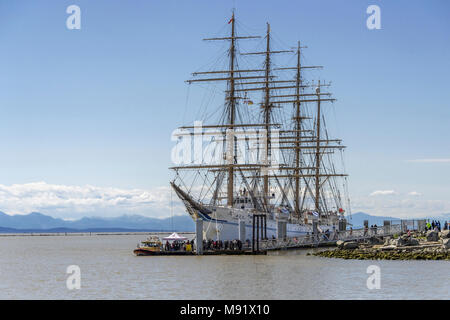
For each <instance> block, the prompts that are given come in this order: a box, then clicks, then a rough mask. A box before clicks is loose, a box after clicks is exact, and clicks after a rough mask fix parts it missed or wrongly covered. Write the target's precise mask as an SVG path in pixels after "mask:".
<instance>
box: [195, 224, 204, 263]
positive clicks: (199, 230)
mask: <svg viewBox="0 0 450 320" xmlns="http://www.w3.org/2000/svg"><path fill="white" fill-rule="evenodd" d="M195 248H196V252H197V254H198V255H202V254H203V220H202V219H200V218H197V220H195Z"/></svg>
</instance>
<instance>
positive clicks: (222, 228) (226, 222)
mask: <svg viewBox="0 0 450 320" xmlns="http://www.w3.org/2000/svg"><path fill="white" fill-rule="evenodd" d="M208 209H210V210H211V211H212V213H211V214H202V213H200V212H197V214H198V218H199V219H202V220H203V238H204V239H207V240H235V239H240V234H239V221H244V222H245V239H240V240H242V241H245V240H247V239H248V240H251V239H252V234H253V220H252V217H253V212H252V211H250V210H246V209H236V208H226V207H208ZM191 216H192V215H191ZM192 218H193V219H196V218H195V217H194V216H192ZM266 224H267V227H266V232H267V238H268V239H271V238H276V237H277V218H276V217H275V216H274V215H273V214H268V215H267V220H266ZM318 227H319V229H320V230H323V231H326V230H330V231H334V226H331V225H319V226H318ZM311 233H312V226H311V225H310V224H297V223H295V224H294V223H289V222H288V223H287V224H286V236H287V237H296V236H297V237H298V236H304V235H307V234H311Z"/></svg>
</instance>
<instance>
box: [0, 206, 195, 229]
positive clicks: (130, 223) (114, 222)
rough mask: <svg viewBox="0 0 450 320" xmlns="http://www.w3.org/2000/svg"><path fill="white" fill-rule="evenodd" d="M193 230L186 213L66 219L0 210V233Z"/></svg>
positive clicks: (35, 213)
mask: <svg viewBox="0 0 450 320" xmlns="http://www.w3.org/2000/svg"><path fill="white" fill-rule="evenodd" d="M174 230H175V231H194V222H193V221H192V218H191V217H190V216H188V215H183V216H174V217H173V218H165V219H158V218H148V217H144V216H140V215H123V216H120V217H113V218H100V217H84V218H82V219H79V220H74V221H66V220H62V219H59V218H53V217H50V216H47V215H44V214H42V213H39V212H32V213H30V214H27V215H8V214H6V213H4V212H1V211H0V233H19V232H127V231H130V232H131V231H134V232H139V231H174Z"/></svg>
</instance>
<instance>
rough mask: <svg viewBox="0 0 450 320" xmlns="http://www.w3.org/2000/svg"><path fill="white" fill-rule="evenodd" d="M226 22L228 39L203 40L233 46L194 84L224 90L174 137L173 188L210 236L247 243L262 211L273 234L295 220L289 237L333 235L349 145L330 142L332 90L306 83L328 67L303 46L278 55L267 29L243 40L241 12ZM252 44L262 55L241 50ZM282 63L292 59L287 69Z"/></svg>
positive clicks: (344, 201)
mask: <svg viewBox="0 0 450 320" xmlns="http://www.w3.org/2000/svg"><path fill="white" fill-rule="evenodd" d="M228 26H229V28H230V34H229V35H227V36H225V37H216V38H208V39H204V40H206V41H214V42H217V41H224V42H225V43H228V44H229V46H228V47H227V55H226V58H227V62H226V65H225V66H222V67H221V68H218V69H213V70H208V71H200V72H195V73H193V74H192V76H193V77H192V79H190V80H188V81H187V82H188V83H189V84H196V83H200V84H212V87H210V88H208V90H212V91H214V92H215V93H217V92H218V91H219V92H224V93H225V94H224V98H223V100H222V101H223V102H222V103H221V104H220V105H213V106H212V108H213V110H209V112H205V114H203V115H201V118H200V119H194V120H195V121H194V123H193V125H190V126H183V127H180V128H179V129H178V130H177V131H176V132H175V133H174V137H175V139H176V140H177V145H176V147H175V149H174V152H173V155H172V156H173V157H172V158H173V159H172V160H174V162H175V163H176V166H174V167H172V168H171V169H172V170H174V172H175V178H174V180H173V181H172V182H171V185H172V187H173V189H174V190H175V192H176V194H177V195H178V197H179V198H180V199H181V200H182V201H183V202H184V204H185V206H186V209H187V211H188V213H189V214H190V215H191V216H192V218H193V219H202V220H203V221H204V236H205V238H207V239H221V240H231V239H237V238H239V230H238V227H237V226H238V224H239V221H244V222H245V226H246V232H247V235H248V236H247V238H251V236H250V234H251V230H252V216H253V215H255V214H258V215H261V214H263V215H265V216H266V227H267V236H268V237H272V236H275V235H276V230H277V221H285V222H286V223H287V227H286V229H287V230H286V231H287V236H296V235H304V234H307V233H311V232H312V231H313V222H315V223H317V225H318V229H319V230H322V231H326V230H330V231H332V230H333V229H335V228H337V225H338V222H339V221H340V220H344V219H345V218H344V212H345V210H344V209H343V208H344V207H346V208H349V204H348V197H347V193H346V174H345V173H344V172H341V171H339V170H340V169H343V165H338V164H339V163H342V162H340V161H338V160H341V161H343V157H342V152H343V149H344V148H345V147H344V146H343V145H342V144H341V140H339V139H333V138H330V137H329V134H328V129H327V125H326V122H325V121H326V117H325V113H324V109H326V108H327V106H326V105H325V104H327V103H328V102H333V101H335V99H333V98H332V97H331V93H329V92H326V91H325V89H326V88H329V87H330V84H329V83H324V82H323V81H322V82H321V81H309V80H307V79H306V77H305V73H307V72H311V71H313V70H317V69H320V68H322V67H321V66H308V65H303V64H302V61H303V60H302V49H303V48H304V47H302V46H301V45H300V42H298V43H297V46H296V47H294V48H287V49H284V50H278V49H277V50H275V49H274V48H273V47H274V45H273V43H272V42H273V37H272V34H271V30H270V25H269V24H267V29H266V34H265V36H262V37H261V36H252V35H245V36H241V35H238V34H237V31H236V27H237V22H236V18H235V15H234V13H233V15H232V17H231V19H230V20H229V22H228V25H227V27H228ZM252 41H254V42H257V44H258V45H259V46H260V48H261V47H262V49H259V50H256V51H245V50H243V48H241V46H240V43H241V42H245V43H246V44H247V45H249V42H252ZM280 57H282V58H283V60H286V61H288V63H287V64H279V62H280ZM195 111H196V112H197V110H195ZM339 155H341V157H340V159H338V157H337V156H339ZM315 225H316V224H315Z"/></svg>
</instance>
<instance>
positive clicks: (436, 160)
mask: <svg viewBox="0 0 450 320" xmlns="http://www.w3.org/2000/svg"><path fill="white" fill-rule="evenodd" d="M407 162H417V163H450V158H440V159H439V158H437V159H415V160H407Z"/></svg>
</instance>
